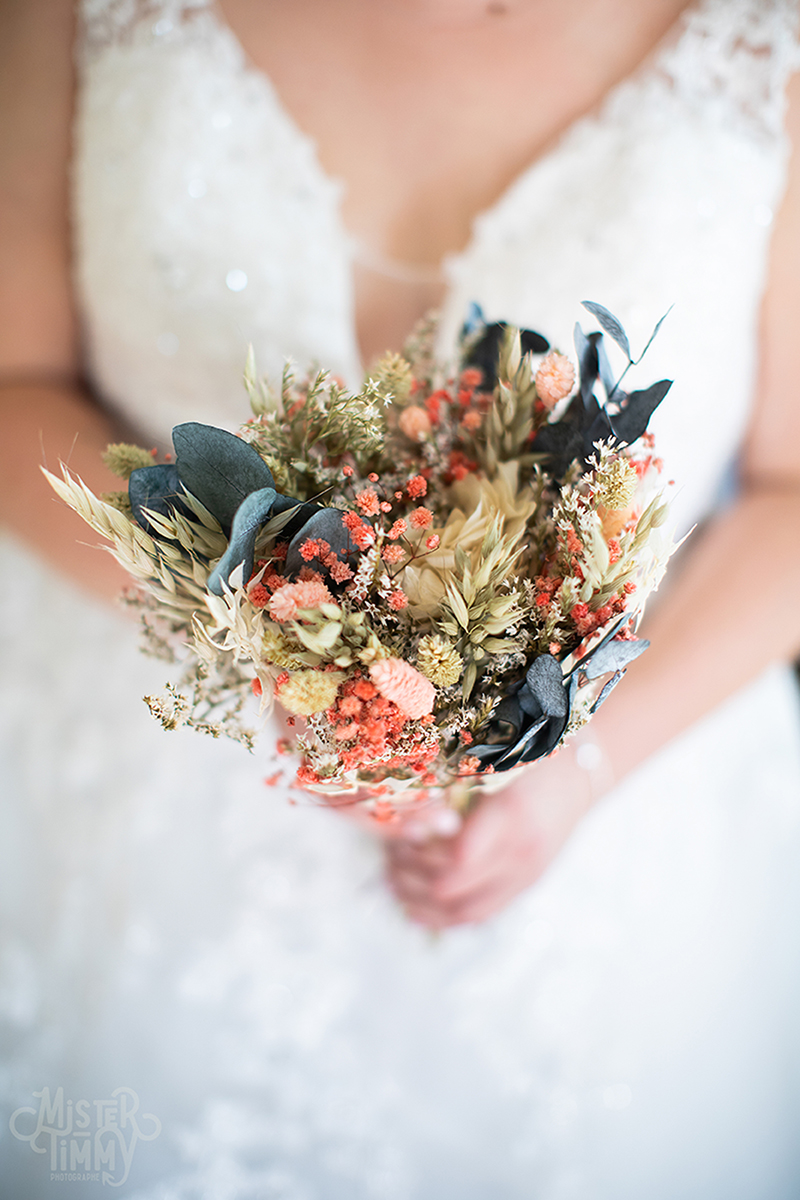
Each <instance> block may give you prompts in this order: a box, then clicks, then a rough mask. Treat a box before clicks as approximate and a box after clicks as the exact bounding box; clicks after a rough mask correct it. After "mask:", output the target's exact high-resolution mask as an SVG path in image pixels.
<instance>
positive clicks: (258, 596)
mask: <svg viewBox="0 0 800 1200" xmlns="http://www.w3.org/2000/svg"><path fill="white" fill-rule="evenodd" d="M247 598H248V600H249V601H250V603H251V604H252V605H253V608H266V607H267V605H268V604H269V592H268V591H267V589H266V588H265V587H264V585H263V584H262V583H255V584H253V586H252V587H251V588H250V591H249V592H248V593H247Z"/></svg>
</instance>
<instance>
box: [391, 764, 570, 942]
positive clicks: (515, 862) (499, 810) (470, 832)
mask: <svg viewBox="0 0 800 1200" xmlns="http://www.w3.org/2000/svg"><path fill="white" fill-rule="evenodd" d="M591 802H592V787H591V785H590V779H589V776H588V775H587V773H586V771H584V770H582V769H581V768H580V767H578V766H577V764H576V759H575V752H574V750H573V749H572V748H571V747H567V748H565V749H564V750H562V751H561V752H560V753H558V754H556V755H555V756H554V757H553V758H551V759H548V760H546V761H545V762H540V763H537V764H535V765H534V766H533V767H532V768H531V769H530V770H529V771H528V772H526V773H525V774H524V775H522V776H520V777H519V778H518V779H517V780H516V781H515V782H514V783H512V784H511V785H510V786H509V787H508V788H506V789H505V790H504V791H502V792H497V793H495V794H494V795H490V796H487V797H485V798H484V799H483V800H481V801H480V802H479V803H478V805H477V806H476V807H475V808H474V809H473V810H472V811H471V812H470V813H469V815H468V816H467V818H466V820H465V822H464V825H463V828H462V829H461V830H460V832H459V833H457V834H456V835H455V836H454V837H449V838H445V837H432V838H429V839H427V840H425V841H411V840H409V839H406V838H399V839H395V840H392V841H390V842H388V843H387V847H386V858H387V871H388V878H389V883H390V885H391V887H392V889H393V891H394V892H395V894H396V896H397V897H398V899H399V901H400V903H401V904H402V905H403V907H404V909H405V911H406V913H407V914H408V916H409V917H411V918H412V919H413V920H415V921H419V922H421V923H422V924H424V925H428V926H430V927H431V928H432V929H442V928H444V927H446V926H448V925H461V924H465V923H468V922H475V921H483V920H485V919H486V918H487V917H490V916H492V915H493V914H494V913H496V912H499V910H500V909H502V908H504V907H505V905H506V904H508V903H509V902H510V901H511V900H513V899H514V897H515V896H516V895H517V894H518V893H519V892H521V891H523V889H524V888H526V887H528V886H529V885H530V884H532V883H534V882H535V881H536V880H537V879H538V878H539V876H540V875H541V874H542V873H543V872H544V871H545V869H546V868H547V867H548V866H549V864H550V863H551V862H552V861H553V859H554V858H555V856H556V854H557V853H558V851H559V850H560V849H561V847H562V846H563V844H564V842H565V841H566V840H567V838H568V837H569V835H570V833H571V832H572V830H573V829H574V827H575V825H576V824H577V823H578V821H579V820H580V819H581V817H582V816H583V815H584V813H585V812H586V811H587V809H588V808H589V807H590V805H591Z"/></svg>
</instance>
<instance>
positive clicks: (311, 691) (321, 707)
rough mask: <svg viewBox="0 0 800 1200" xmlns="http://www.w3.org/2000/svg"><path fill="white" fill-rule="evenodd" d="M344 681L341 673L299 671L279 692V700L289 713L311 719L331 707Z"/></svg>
mask: <svg viewBox="0 0 800 1200" xmlns="http://www.w3.org/2000/svg"><path fill="white" fill-rule="evenodd" d="M343 679H344V675H343V674H342V673H341V672H340V671H298V672H297V674H296V675H292V676H291V678H290V679H289V680H288V681H287V682H286V683H285V684H284V685H283V687H282V688H281V689H280V690H279V691H278V692H277V698H278V700H279V701H280V703H281V704H282V705H283V707H284V708H285V709H286V710H287V712H290V713H295V714H296V715H297V716H299V717H310V716H312V714H313V713H318V712H324V711H325V709H326V708H330V707H331V705H332V704H333V702H334V700H335V699H336V693H337V692H338V690H339V684H340V683H341V682H342V680H343Z"/></svg>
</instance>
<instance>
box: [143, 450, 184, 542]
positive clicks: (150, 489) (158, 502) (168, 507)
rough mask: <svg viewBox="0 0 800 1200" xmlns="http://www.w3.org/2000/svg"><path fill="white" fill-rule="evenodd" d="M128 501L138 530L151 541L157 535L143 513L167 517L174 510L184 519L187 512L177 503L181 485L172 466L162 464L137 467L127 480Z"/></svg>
mask: <svg viewBox="0 0 800 1200" xmlns="http://www.w3.org/2000/svg"><path fill="white" fill-rule="evenodd" d="M128 498H129V499H130V502H131V508H132V509H133V515H134V517H135V518H136V520H137V521H138V523H139V524H140V525H141V527H142V529H145V530H147V532H148V533H149V534H152V535H153V536H155V537H160V536H161V535H160V534H159V533H158V531H157V530H156V529H155V528H154V527H153V526H152V525H151V524H150V522H149V521H148V519H147V517H146V515H145V513H144V509H146V508H149V509H151V510H152V511H153V512H157V513H160V514H161V516H162V517H171V516H172V514H173V513H174V512H175V511H176V510H177V511H178V512H180V513H182V514H183V515H184V516H188V515H189V511H188V509H187V508H186V506H185V505H184V503H183V501H182V500H181V481H180V479H179V478H178V470H177V467H176V466H175V464H174V463H162V464H160V465H154V466H152V467H137V469H136V470H135V471H131V475H130V479H129V480H128Z"/></svg>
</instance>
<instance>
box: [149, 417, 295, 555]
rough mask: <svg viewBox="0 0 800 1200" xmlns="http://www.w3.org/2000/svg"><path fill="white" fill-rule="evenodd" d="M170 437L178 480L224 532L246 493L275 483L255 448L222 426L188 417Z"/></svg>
mask: <svg viewBox="0 0 800 1200" xmlns="http://www.w3.org/2000/svg"><path fill="white" fill-rule="evenodd" d="M172 441H173V444H174V446H175V454H176V460H175V465H176V466H177V468H178V475H179V477H180V480H181V483H182V484H183V485H184V487H185V488H186V490H187V491H189V492H191V493H192V495H193V496H196V497H197V499H198V500H199V501H200V502H201V503H202V504H204V505H205V506H206V508H207V509H208V511H209V512H210V513H212V514H213V515H214V516H215V517H216V518H217V520H218V521H219V523H220V525H221V526H222V528H223V529H224V530H225V531H226V532H227V531H228V530H229V529H230V528H231V525H232V523H233V518H234V516H235V514H236V511H237V509H238V508H239V505H240V504H241V503H242V501H243V500H244V499H245V497H246V496H249V495H250V493H251V492H258V491H261V490H262V489H263V488H274V486H275V484H274V481H273V478H272V472H271V471H270V469H269V467H268V466H267V464H266V463H265V462H264V460H263V459H262V458H261V456H260V455H259V454H258V452H257V451H256V450H254V449H253V447H252V446H249V445H248V444H247V442H244V441H242V439H241V438H239V437H236V436H235V435H234V434H232V433H227V432H226V430H224V429H217V428H216V426H214V425H199V424H198V423H197V422H196V421H189V422H187V423H186V424H185V425H176V426H175V428H174V429H173V431H172Z"/></svg>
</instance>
